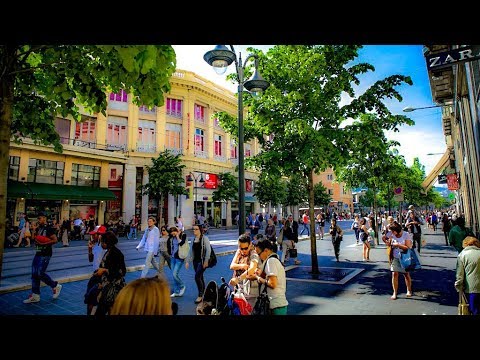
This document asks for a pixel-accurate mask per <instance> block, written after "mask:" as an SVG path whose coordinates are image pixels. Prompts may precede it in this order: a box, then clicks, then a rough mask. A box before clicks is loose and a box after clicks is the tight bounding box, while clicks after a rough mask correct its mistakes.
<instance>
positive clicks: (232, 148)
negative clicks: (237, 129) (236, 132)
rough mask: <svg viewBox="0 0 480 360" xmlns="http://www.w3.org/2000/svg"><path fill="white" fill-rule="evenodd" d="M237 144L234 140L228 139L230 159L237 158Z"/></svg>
mask: <svg viewBox="0 0 480 360" xmlns="http://www.w3.org/2000/svg"><path fill="white" fill-rule="evenodd" d="M237 151H238V150H237V144H236V143H235V140H233V139H232V140H230V158H231V159H237V158H238V153H237Z"/></svg>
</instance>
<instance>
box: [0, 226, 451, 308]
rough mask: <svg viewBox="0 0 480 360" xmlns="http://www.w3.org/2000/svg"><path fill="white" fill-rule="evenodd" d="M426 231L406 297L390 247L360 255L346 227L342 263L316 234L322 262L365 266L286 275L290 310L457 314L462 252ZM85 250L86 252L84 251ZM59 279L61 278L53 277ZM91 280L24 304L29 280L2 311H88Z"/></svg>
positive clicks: (190, 275) (224, 265)
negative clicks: (310, 278)
mask: <svg viewBox="0 0 480 360" xmlns="http://www.w3.org/2000/svg"><path fill="white" fill-rule="evenodd" d="M423 231H424V232H426V235H425V236H426V239H427V246H426V248H425V249H422V252H421V260H422V264H423V267H422V269H421V270H419V271H416V272H414V273H413V274H412V279H413V291H414V296H413V297H412V298H406V297H405V292H406V289H405V283H404V281H403V279H402V277H400V282H399V284H400V285H399V296H398V299H397V300H395V301H393V300H390V295H391V294H392V288H391V273H390V271H389V269H388V262H387V256H386V253H385V247H384V246H378V247H376V248H373V249H372V250H371V254H370V258H371V260H372V261H371V262H368V263H367V262H363V261H361V259H362V247H361V246H356V245H355V239H354V235H353V232H351V231H347V232H346V234H345V236H344V241H343V242H342V245H341V254H340V262H338V263H337V262H336V261H335V257H334V254H333V248H332V244H331V242H330V236H328V240H327V238H326V239H325V240H323V241H322V240H317V242H316V243H317V255H318V262H319V266H320V267H335V268H340V269H342V268H356V269H361V270H362V271H361V272H360V273H359V274H358V275H356V276H354V277H353V278H352V279H351V280H349V281H348V282H347V283H345V284H343V285H337V284H328V283H319V282H307V281H298V279H289V280H288V281H287V299H288V301H289V308H288V313H289V314H292V315H336V314H342V315H373V314H384V315H387V314H389V315H390V314H411V315H421V314H426V315H454V314H456V312H457V300H458V296H457V293H456V291H455V288H454V286H453V284H454V280H455V264H456V256H457V253H456V251H455V250H454V249H453V248H451V247H447V246H445V240H444V237H443V233H442V232H440V231H437V233H433V231H432V230H426V229H424V230H423ZM302 240H303V239H302ZM305 240H307V239H305ZM226 241H231V240H226ZM124 244H125V245H124ZM131 245H132V244H130V245H127V244H126V243H124V242H123V241H122V242H121V243H120V247H122V246H126V249H122V251H125V252H126V253H127V254H129V253H130V250H129V246H131ZM73 248H74V247H71V248H62V249H58V250H57V249H55V251H60V250H65V254H64V255H66V257H67V258H68V255H70V254H69V252H70V251H72V252H73ZM297 248H298V253H299V259H300V260H302V265H301V266H311V265H310V264H311V255H310V242H309V241H300V242H299V243H298V244H297ZM234 249H235V246H233V247H232V246H230V248H229V249H223V250H222V249H220V248H218V249H217V253H218V255H219V256H218V264H217V266H216V267H214V268H212V269H208V270H207V271H206V272H205V280H206V281H207V282H208V281H210V280H215V281H217V282H218V283H219V282H220V278H221V277H222V276H223V277H225V278H226V279H228V278H229V277H230V276H231V273H232V271H231V270H229V265H230V262H231V259H232V256H233V255H232V251H234ZM24 251H25V252H27V253H26V254H22V255H17V256H22V257H24V258H25V259H24V260H22V261H26V262H31V259H32V256H33V251H31V250H28V249H27V250H24ZM133 251H135V250H133ZM135 252H136V251H135ZM82 253H83V251H82ZM6 255H7V256H6V258H5V259H4V260H5V262H7V263H8V261H9V260H8V257H9V256H8V253H7V254H6ZM78 256H80V255H78ZM82 256H86V255H85V254H84V253H83V255H82ZM126 256H127V255H126ZM54 258H55V255H54V256H53V258H52V265H53V259H54ZM139 260H141V261H140V262H139V264H138V265H140V264H142V263H143V260H144V253H139ZM62 261H64V262H65V261H68V260H62ZM52 265H51V266H52ZM127 265H128V264H127ZM4 266H5V265H4ZM130 266H137V265H130ZM139 269H141V267H139V268H138V269H133V268H132V269H131V270H132V271H131V272H129V273H127V275H126V280H127V282H128V281H132V280H133V279H136V278H139V277H140V271H139ZM287 269H288V268H287ZM49 270H50V269H49ZM52 270H53V269H52ZM64 271H67V270H64ZM49 273H50V271H49ZM87 274H88V273H87ZM154 274H155V272H154V271H153V270H150V272H149V275H154ZM180 276H181V277H182V279H183V280H184V281H185V283H186V286H187V290H186V292H185V294H184V296H183V297H181V298H175V301H176V302H177V303H178V305H179V315H193V314H195V306H196V305H195V304H194V303H193V300H194V299H195V298H196V296H197V290H196V286H195V281H194V272H193V270H192V269H191V268H190V269H189V270H185V269H183V270H182V271H181V273H180ZM167 277H168V280H169V281H170V283H171V284H172V283H173V279H172V276H171V272H169V271H167ZM287 277H288V271H287ZM54 279H57V278H55V277H54ZM65 281H67V280H65ZM2 282H3V281H2ZM86 284H87V277H86V278H85V279H83V280H78V281H71V282H64V283H63V290H62V293H61V295H60V297H59V298H58V299H57V300H53V299H52V297H51V296H52V295H51V290H50V289H49V288H46V287H42V288H41V298H42V300H41V302H39V303H36V304H28V305H27V304H23V303H22V300H23V299H25V298H26V297H27V296H28V294H29V292H30V286H28V287H27V288H26V289H21V290H16V291H9V292H3V294H1V295H0V314H1V315H83V314H85V311H86V305H85V304H83V294H84V292H85V287H86Z"/></svg>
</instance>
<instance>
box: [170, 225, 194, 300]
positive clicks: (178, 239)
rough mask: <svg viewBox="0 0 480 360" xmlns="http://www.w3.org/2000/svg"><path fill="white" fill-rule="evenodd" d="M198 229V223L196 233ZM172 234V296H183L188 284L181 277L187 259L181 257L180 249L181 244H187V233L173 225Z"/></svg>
mask: <svg viewBox="0 0 480 360" xmlns="http://www.w3.org/2000/svg"><path fill="white" fill-rule="evenodd" d="M195 229H197V230H195ZM198 229H200V227H199V226H198V225H193V232H194V234H195V233H196V232H197V231H198ZM170 234H171V237H170V239H169V240H170V255H171V264H172V275H173V289H172V290H173V292H172V294H171V295H170V296H171V297H176V296H183V294H184V293H185V290H186V286H185V283H184V282H183V280H182V279H181V278H180V270H181V269H182V266H183V264H184V263H185V259H180V256H178V249H179V247H180V246H182V245H183V244H185V241H188V240H187V234H185V233H184V232H182V231H180V230H179V229H178V228H177V227H176V226H172V227H171V228H170ZM190 250H191V248H190ZM185 266H186V264H185ZM187 268H188V267H187Z"/></svg>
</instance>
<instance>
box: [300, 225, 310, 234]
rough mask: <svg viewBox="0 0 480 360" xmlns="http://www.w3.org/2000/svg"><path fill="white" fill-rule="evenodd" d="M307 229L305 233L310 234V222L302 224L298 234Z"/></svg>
mask: <svg viewBox="0 0 480 360" xmlns="http://www.w3.org/2000/svg"><path fill="white" fill-rule="evenodd" d="M305 230H307V235H308V236H310V224H303V229H302V231H301V232H300V235H303V232H304V231H305Z"/></svg>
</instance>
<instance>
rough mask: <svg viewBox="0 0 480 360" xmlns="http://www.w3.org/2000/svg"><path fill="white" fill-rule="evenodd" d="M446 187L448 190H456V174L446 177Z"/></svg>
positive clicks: (457, 187)
mask: <svg viewBox="0 0 480 360" xmlns="http://www.w3.org/2000/svg"><path fill="white" fill-rule="evenodd" d="M447 186H448V190H458V189H459V186H458V176H457V174H448V175H447Z"/></svg>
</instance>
